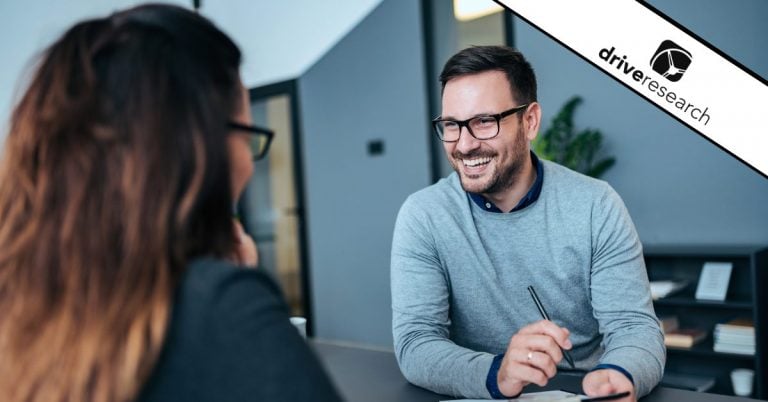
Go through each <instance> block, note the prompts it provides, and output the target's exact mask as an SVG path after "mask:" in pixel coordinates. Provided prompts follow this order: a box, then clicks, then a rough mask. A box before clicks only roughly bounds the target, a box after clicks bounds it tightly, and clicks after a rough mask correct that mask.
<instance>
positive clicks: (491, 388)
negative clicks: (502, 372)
mask: <svg viewBox="0 0 768 402" xmlns="http://www.w3.org/2000/svg"><path fill="white" fill-rule="evenodd" d="M502 360H504V353H502V354H500V355H496V356H494V358H493V362H492V363H491V369H490V370H488V376H487V377H486V378H485V388H486V389H488V393H489V394H491V398H493V399H512V398H517V397H518V396H520V394H522V393H523V392H522V391H520V392H519V393H518V394H517V395H515V396H506V395H504V394H502V393H501V391H500V390H499V382H498V376H499V369H500V368H501V361H502Z"/></svg>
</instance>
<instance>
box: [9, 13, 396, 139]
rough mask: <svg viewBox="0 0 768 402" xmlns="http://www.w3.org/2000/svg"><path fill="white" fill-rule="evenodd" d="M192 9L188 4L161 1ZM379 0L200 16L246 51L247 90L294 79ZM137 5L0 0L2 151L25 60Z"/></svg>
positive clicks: (21, 86) (26, 70)
mask: <svg viewBox="0 0 768 402" xmlns="http://www.w3.org/2000/svg"><path fill="white" fill-rule="evenodd" d="M164 1H165V2H168V3H175V4H179V5H182V6H186V7H191V4H192V0H164ZM380 2H381V0H347V1H343V2H334V3H330V2H325V1H315V0H281V1H272V0H270V1H265V0H261V1H253V0H202V3H203V4H202V8H201V13H202V14H203V15H205V16H207V17H209V18H211V19H212V20H214V22H216V24H217V25H219V27H220V28H222V29H223V30H224V31H226V32H227V33H228V34H230V35H231V36H232V37H233V39H234V40H235V42H237V43H238V45H239V46H240V47H241V50H243V54H244V59H245V60H244V61H245V63H244V65H243V68H242V74H243V81H244V83H245V84H246V86H248V87H254V86H261V85H265V84H269V83H273V82H277V81H282V80H285V79H292V78H297V77H299V76H300V75H301V74H302V73H303V72H304V71H306V70H307V69H308V68H309V67H311V66H312V65H313V64H314V63H315V62H316V61H317V60H318V59H319V58H320V57H322V55H323V54H325V53H326V52H327V51H328V49H330V48H331V47H332V46H333V45H334V44H335V43H336V42H338V40H339V39H340V38H341V37H343V36H344V35H345V34H346V33H347V32H348V31H349V30H350V29H352V27H354V26H355V25H357V23H358V22H359V21H360V20H362V19H363V18H364V17H365V16H366V15H367V14H368V13H370V11H371V10H372V9H373V8H374V7H375V6H376V5H378V4H379V3H380ZM139 3H142V1H139V0H2V1H0V27H2V33H1V34H0V55H2V63H0V149H2V143H3V140H4V138H5V135H6V131H7V124H6V123H7V119H8V116H9V115H10V110H11V108H12V105H13V104H15V101H16V100H17V99H18V97H19V95H20V93H19V92H20V91H21V90H23V89H24V80H23V79H21V77H22V76H23V75H24V74H25V73H28V72H29V71H30V70H31V69H30V68H29V67H30V65H31V64H30V60H31V59H32V58H33V56H34V55H36V54H38V53H39V52H40V51H42V50H43V49H44V48H45V47H46V46H48V45H49V44H50V43H51V42H52V41H53V40H55V39H56V38H57V37H58V36H59V35H61V34H62V33H63V32H64V31H65V30H66V29H67V28H69V27H70V26H71V25H73V24H74V23H75V22H76V21H79V20H82V19H84V18H88V17H97V16H103V15H106V14H108V13H110V12H112V11H114V10H116V9H122V8H125V7H129V6H131V5H134V4H139Z"/></svg>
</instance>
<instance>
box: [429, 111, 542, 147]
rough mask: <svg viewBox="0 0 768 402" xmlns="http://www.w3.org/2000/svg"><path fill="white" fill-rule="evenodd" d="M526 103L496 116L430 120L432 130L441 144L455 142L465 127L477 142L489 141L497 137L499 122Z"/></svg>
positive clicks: (486, 115)
mask: <svg viewBox="0 0 768 402" xmlns="http://www.w3.org/2000/svg"><path fill="white" fill-rule="evenodd" d="M528 105H529V104H528V103H526V104H524V105H520V106H516V107H513V108H512V109H509V110H506V111H503V112H501V113H497V114H484V115H479V116H475V117H473V118H471V119H467V120H460V121H459V120H449V119H443V118H441V117H437V118H435V119H434V120H432V128H434V129H435V133H436V134H437V137H438V138H440V141H443V142H456V141H458V140H459V137H460V136H461V128H462V127H466V128H467V131H469V134H470V135H471V136H473V137H475V138H477V139H478V140H490V139H491V138H494V137H496V136H497V135H499V122H500V121H501V119H503V118H505V117H507V116H511V115H513V114H515V113H517V112H519V111H521V110H525V108H527V107H528Z"/></svg>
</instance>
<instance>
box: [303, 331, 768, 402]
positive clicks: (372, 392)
mask: <svg viewBox="0 0 768 402" xmlns="http://www.w3.org/2000/svg"><path fill="white" fill-rule="evenodd" d="M310 344H311V345H312V347H313V348H314V349H315V351H316V352H317V354H318V356H319V357H320V360H321V361H322V362H323V364H324V365H325V367H326V369H327V370H328V372H329V373H330V375H331V378H332V379H333V381H334V383H335V384H336V387H337V388H338V389H339V391H340V392H341V393H342V395H343V396H344V398H345V399H346V400H347V402H378V401H381V402H437V401H444V400H451V399H460V398H456V397H451V396H446V395H440V394H436V393H434V392H431V391H427V390H426V389H423V388H420V387H417V386H414V385H411V384H410V383H408V381H406V380H405V378H404V377H403V375H402V374H401V373H400V369H399V368H398V367H397V361H396V360H395V355H394V354H393V353H392V352H388V351H380V350H373V349H366V348H362V347H356V346H345V345H339V344H334V343H329V342H323V341H310ZM543 389H567V390H574V391H579V390H581V375H578V374H558V375H557V376H555V378H553V379H552V380H551V381H550V383H549V384H547V386H546V387H544V388H539V387H537V386H530V387H527V388H526V390H525V391H526V392H535V391H541V390H543ZM641 401H642V402H736V401H739V402H746V401H756V400H755V399H747V398H737V397H732V396H724V395H717V394H705V393H700V392H693V391H684V390H679V389H672V388H664V387H657V388H656V389H655V390H653V392H651V393H650V394H649V395H647V396H646V397H644V398H642V399H641Z"/></svg>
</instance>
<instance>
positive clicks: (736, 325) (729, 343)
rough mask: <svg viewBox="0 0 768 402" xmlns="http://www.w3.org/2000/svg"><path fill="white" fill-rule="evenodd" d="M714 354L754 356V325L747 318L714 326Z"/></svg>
mask: <svg viewBox="0 0 768 402" xmlns="http://www.w3.org/2000/svg"><path fill="white" fill-rule="evenodd" d="M714 337H715V346H714V350H715V352H723V353H736V354H741V355H754V354H755V324H754V323H753V322H752V320H751V319H749V318H737V319H735V320H731V321H728V322H726V323H724V324H717V325H715V333H714Z"/></svg>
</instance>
